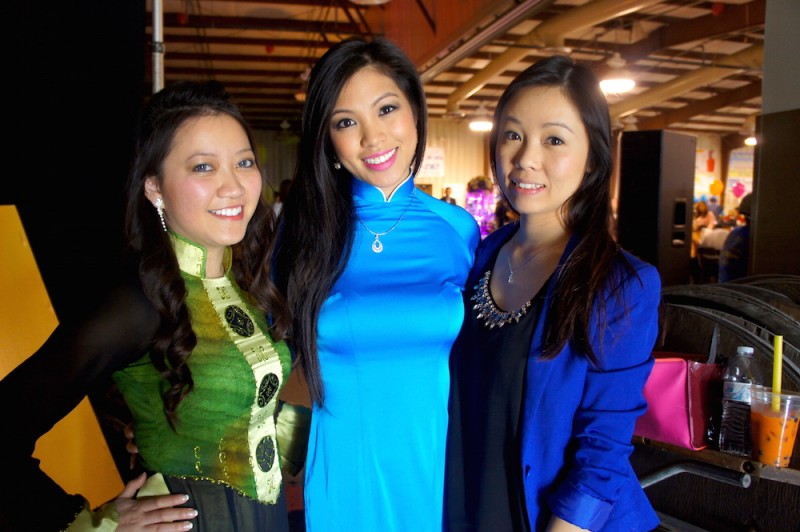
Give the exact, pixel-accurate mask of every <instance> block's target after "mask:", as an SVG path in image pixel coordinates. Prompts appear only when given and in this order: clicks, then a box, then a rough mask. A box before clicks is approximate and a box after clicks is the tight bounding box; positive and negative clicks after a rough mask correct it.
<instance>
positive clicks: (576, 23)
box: [447, 0, 663, 113]
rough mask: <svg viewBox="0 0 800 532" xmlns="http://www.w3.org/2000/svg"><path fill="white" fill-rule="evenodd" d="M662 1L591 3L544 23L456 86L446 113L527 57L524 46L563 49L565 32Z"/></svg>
mask: <svg viewBox="0 0 800 532" xmlns="http://www.w3.org/2000/svg"><path fill="white" fill-rule="evenodd" d="M661 1H663V0H594V1H593V2H589V3H586V4H584V5H582V6H578V7H575V8H573V9H570V10H569V11H567V12H565V13H563V14H561V15H557V16H555V17H553V18H551V19H549V20H545V21H544V22H542V23H541V24H539V25H538V26H536V28H534V29H533V31H531V32H530V33H528V34H527V35H525V36H523V37H521V38H520V39H519V40H517V42H516V45H515V46H512V47H509V48H508V49H507V50H506V51H505V52H503V53H502V54H500V55H499V56H497V58H496V59H494V60H492V61H491V62H489V64H488V65H486V66H485V67H483V68H482V69H481V70H480V71H479V72H478V73H477V74H475V75H474V76H472V77H471V78H470V79H469V80H467V81H466V82H465V83H464V84H463V85H461V86H460V87H458V88H457V89H456V90H455V91H453V93H452V94H451V95H450V97H449V98H448V99H447V112H448V113H455V112H458V106H459V104H460V103H461V102H462V101H464V100H466V99H467V98H469V97H470V96H472V95H473V94H475V93H476V92H478V91H479V90H481V88H482V87H483V86H484V85H486V84H487V83H488V82H489V81H491V80H492V79H493V78H495V77H496V76H499V75H500V74H502V73H503V72H504V71H505V70H506V69H508V67H509V66H510V65H512V64H514V63H516V62H518V61H520V60H522V59H523V58H524V57H525V56H526V55H528V52H529V50H528V47H532V46H539V47H548V48H563V46H564V36H565V35H566V34H567V33H572V32H574V31H578V30H582V29H585V28H590V27H592V26H595V25H597V24H599V23H601V22H605V21H606V20H611V19H614V18H617V17H621V16H625V15H627V14H629V13H633V12H634V11H638V10H639V9H642V8H644V7H647V6H649V5H652V4H657V3H659V2H661Z"/></svg>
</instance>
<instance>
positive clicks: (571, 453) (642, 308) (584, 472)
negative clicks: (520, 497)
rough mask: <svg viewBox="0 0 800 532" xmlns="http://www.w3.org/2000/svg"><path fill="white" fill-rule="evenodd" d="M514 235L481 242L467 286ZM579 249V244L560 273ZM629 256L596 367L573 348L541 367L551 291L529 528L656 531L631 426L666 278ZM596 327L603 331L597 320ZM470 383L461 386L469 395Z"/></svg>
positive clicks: (531, 417)
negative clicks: (556, 520) (562, 525)
mask: <svg viewBox="0 0 800 532" xmlns="http://www.w3.org/2000/svg"><path fill="white" fill-rule="evenodd" d="M517 228H518V223H513V224H508V225H505V226H503V227H501V228H500V229H498V230H497V231H495V232H494V233H492V234H490V235H489V236H488V237H487V238H486V239H485V240H484V241H483V242H482V243H481V246H480V247H479V249H478V251H477V254H476V260H475V264H474V266H473V268H472V271H471V272H470V277H469V279H468V283H471V284H467V286H474V284H475V283H477V281H478V278H479V277H480V276H481V275H482V274H483V273H484V272H486V270H488V269H489V268H491V267H492V264H493V261H494V260H495V257H496V256H497V253H498V251H499V249H500V247H501V246H502V245H503V244H504V243H505V242H507V241H508V240H509V239H510V238H511V236H512V235H513V234H514V233H515V232H516V230H517ZM577 244H578V238H577V237H573V238H572V240H570V242H569V243H568V245H567V248H566V249H565V251H564V254H563V256H562V257H561V260H560V262H559V267H560V266H561V265H562V264H563V263H564V261H565V260H566V258H567V257H569V255H570V254H571V253H572V251H573V250H574V249H575V246H576V245H577ZM623 254H624V256H625V258H626V259H627V260H628V262H629V263H630V264H631V266H632V267H633V269H634V270H635V272H636V274H635V275H631V274H630V273H626V270H625V269H623V265H622V259H618V261H617V263H616V264H615V265H614V271H615V272H616V273H620V272H622V273H623V275H621V276H616V277H617V278H619V279H621V281H620V282H619V283H617V284H618V285H619V286H618V287H616V289H615V288H613V287H609V288H608V289H607V290H606V293H605V294H604V297H605V302H606V309H605V323H606V324H607V325H606V328H605V330H603V331H598V330H596V329H595V330H593V331H591V334H592V345H593V346H595V354H596V355H597V356H598V358H599V359H600V360H599V366H598V367H594V366H592V365H591V364H590V362H589V361H588V359H587V358H586V357H585V356H584V353H582V352H579V351H578V350H577V349H576V347H575V346H573V345H572V344H571V343H568V344H567V345H566V346H565V347H564V349H563V350H562V351H561V352H560V353H559V355H558V356H557V357H556V358H554V359H551V360H542V359H541V356H542V352H543V351H542V343H543V341H544V333H545V325H546V323H547V315H548V312H549V308H550V304H551V302H552V300H553V297H554V296H555V294H554V293H553V287H554V284H555V283H551V284H550V285H549V288H548V290H547V293H546V295H545V301H544V304H543V306H542V311H541V315H540V317H539V319H538V320H537V325H536V329H535V330H534V333H533V337H532V341H531V345H530V350H529V355H528V364H527V370H526V376H525V391H524V398H523V405H522V429H521V430H522V440H521V448H520V452H521V464H522V472H521V473H522V478H523V485H524V491H525V494H524V495H525V502H526V508H527V514H528V519H529V522H530V527H531V530H543V529H544V528H545V527H546V526H547V523H548V521H549V520H550V517H551V515H552V514H555V515H557V516H559V517H561V518H562V519H564V520H566V521H568V522H570V523H573V524H575V525H577V526H579V527H581V528H585V529H589V530H608V531H614V532H617V531H622V530H636V531H644V530H652V529H653V528H655V527H656V526H658V523H659V519H658V517H657V515H656V514H655V512H654V511H653V508H652V507H651V505H650V502H649V501H648V499H647V496H646V495H645V493H644V491H643V490H642V488H641V485H640V483H639V480H638V479H637V477H636V474H635V473H634V471H633V468H632V466H631V464H630V461H629V458H630V454H631V452H632V451H633V445H632V443H631V440H632V437H633V428H634V423H635V421H636V418H637V417H639V415H641V414H642V413H643V412H644V411H645V409H646V406H647V403H646V401H645V399H644V396H643V388H644V384H645V381H646V380H647V377H648V375H649V374H650V370H651V368H652V366H653V358H652V355H651V352H652V349H653V346H654V345H655V341H656V336H657V334H658V307H659V302H660V298H661V280H660V277H659V274H658V271H657V270H656V269H655V267H653V266H652V265H650V264H647V263H645V262H642V261H641V260H639V259H637V258H635V257H634V256H632V255H631V254H629V253H627V252H623ZM593 322H594V323H599V322H600V316H598V317H597V319H595V320H593ZM456 345H458V344H456ZM453 356H454V357H457V356H458V353H457V352H454V353H453ZM456 378H457V377H456ZM464 384H465V383H457V386H459V385H460V386H461V387H462V388H463V389H466V388H464V387H463V385H464ZM462 414H463V415H469V413H468V412H462ZM453 422H458V420H453ZM451 465H452V464H451Z"/></svg>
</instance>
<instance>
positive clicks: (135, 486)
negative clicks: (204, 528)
mask: <svg viewBox="0 0 800 532" xmlns="http://www.w3.org/2000/svg"><path fill="white" fill-rule="evenodd" d="M146 480H147V475H146V474H145V473H142V474H141V475H139V476H138V477H136V478H135V479H133V480H131V481H130V482H128V483H127V484H126V485H125V489H124V490H122V493H120V494H119V496H118V497H117V498H116V499H114V504H115V505H116V507H117V512H118V513H119V525H118V526H117V531H118V532H138V531H142V530H146V531H148V532H178V531H181V530H191V528H192V523H191V521H190V519H193V518H195V517H197V510H195V509H194V508H175V507H176V506H178V505H180V504H183V503H185V502H186V501H188V500H189V496H188V495H183V494H177V495H158V496H153V497H142V498H141V499H136V498H135V497H136V492H137V491H139V489H140V488H141V487H142V486H143V485H144V483H145V481H146Z"/></svg>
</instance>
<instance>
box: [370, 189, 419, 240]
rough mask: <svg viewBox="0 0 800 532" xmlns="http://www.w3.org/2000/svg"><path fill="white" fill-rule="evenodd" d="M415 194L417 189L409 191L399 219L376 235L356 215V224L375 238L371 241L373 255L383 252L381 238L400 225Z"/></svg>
mask: <svg viewBox="0 0 800 532" xmlns="http://www.w3.org/2000/svg"><path fill="white" fill-rule="evenodd" d="M416 194H417V189H416V188H414V190H412V191H411V197H410V198H409V199H408V203H407V204H406V208H405V209H403V212H402V213H400V218H398V219H397V221H396V222H395V223H394V225H392V226H391V227H390V228H389V229H387V230H386V231H383V232H382V233H377V232H375V231H373V230H372V229H370V228H369V227H367V224H365V223H364V222H363V221H362V220H361V218H358V215H356V217H357V218H358V223H360V224H361V225H363V226H364V229H366V230H367V231H369V232H370V233H371V234H372V236H374V237H375V239H374V240H373V241H372V251H373V253H380V252H382V251H383V242H381V237H382V236H384V235H388V234H389V233H391V232H392V231H394V228H395V227H397V224H399V223H400V220H402V219H403V216H405V215H406V212H408V208H409V207H411V202H413V201H414V197H415V196H416Z"/></svg>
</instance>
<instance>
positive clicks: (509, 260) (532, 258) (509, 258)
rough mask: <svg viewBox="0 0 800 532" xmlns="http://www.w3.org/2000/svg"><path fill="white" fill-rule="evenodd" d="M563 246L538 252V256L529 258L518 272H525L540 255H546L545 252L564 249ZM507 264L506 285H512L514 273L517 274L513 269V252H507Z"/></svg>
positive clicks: (559, 245)
mask: <svg viewBox="0 0 800 532" xmlns="http://www.w3.org/2000/svg"><path fill="white" fill-rule="evenodd" d="M563 245H564V244H556V245H555V246H550V247H549V248H544V249H543V250H541V251H538V252H537V253H536V254H535V255H534V256H533V257H531V258H529V259H528V260H527V261H526V262H525V264H523V265H522V266H520V267H519V268H517V270H516V271H517V272H518V271H520V270H524V269H525V268H526V267H527V266H528V264H530V263H531V262H533V261H534V260H536V259H537V258H538V257H539V255H541V254H542V253H544V252H545V251H550V250H551V249H556V248H560V247H562V246H563ZM506 262H507V263H508V279H506V283H508V284H511V283H513V282H514V273H515V272H514V268H512V267H511V252H510V251H508V250H506Z"/></svg>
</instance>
